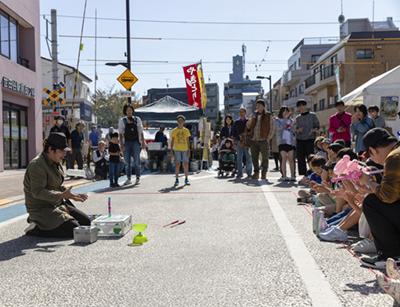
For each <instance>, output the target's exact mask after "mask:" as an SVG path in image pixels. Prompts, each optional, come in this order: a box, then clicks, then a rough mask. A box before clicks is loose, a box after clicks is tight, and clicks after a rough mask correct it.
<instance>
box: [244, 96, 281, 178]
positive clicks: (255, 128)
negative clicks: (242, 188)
mask: <svg viewBox="0 0 400 307" xmlns="http://www.w3.org/2000/svg"><path fill="white" fill-rule="evenodd" d="M256 109H257V112H256V114H252V115H251V117H250V119H249V121H248V122H247V124H246V126H247V129H250V150H251V158H252V162H253V169H254V173H253V176H252V178H253V179H259V177H260V164H259V154H260V153H261V159H262V162H261V167H262V171H261V179H267V171H268V161H269V142H270V141H271V139H272V137H273V135H274V133H275V125H274V121H273V118H272V114H271V112H268V111H267V110H266V109H265V102H264V100H263V99H258V100H257V102H256Z"/></svg>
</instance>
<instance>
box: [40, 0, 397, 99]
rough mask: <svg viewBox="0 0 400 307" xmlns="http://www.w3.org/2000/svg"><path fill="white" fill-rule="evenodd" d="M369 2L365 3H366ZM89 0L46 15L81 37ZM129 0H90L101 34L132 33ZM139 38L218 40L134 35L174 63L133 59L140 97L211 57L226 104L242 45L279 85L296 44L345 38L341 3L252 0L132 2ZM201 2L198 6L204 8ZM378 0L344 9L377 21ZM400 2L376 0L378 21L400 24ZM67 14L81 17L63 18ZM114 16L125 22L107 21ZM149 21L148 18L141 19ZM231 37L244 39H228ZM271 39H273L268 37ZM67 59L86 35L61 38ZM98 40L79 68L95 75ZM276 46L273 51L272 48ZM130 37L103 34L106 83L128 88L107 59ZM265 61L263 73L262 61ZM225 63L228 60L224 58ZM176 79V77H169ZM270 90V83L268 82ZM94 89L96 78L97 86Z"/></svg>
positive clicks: (136, 53)
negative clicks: (227, 86)
mask: <svg viewBox="0 0 400 307" xmlns="http://www.w3.org/2000/svg"><path fill="white" fill-rule="evenodd" d="M361 3H362V5H360V4H361ZM84 4H85V1H84V0H70V1H54V0H41V1H40V13H41V15H43V14H47V15H48V16H46V17H47V18H48V19H49V20H50V16H49V15H50V10H51V9H56V10H57V14H58V15H59V16H58V35H59V36H60V35H71V36H79V35H80V33H81V27H82V16H83V9H84ZM125 5H126V1H125V0H114V1H109V0H96V1H94V0H88V1H87V8H86V17H94V16H95V10H96V9H97V17H98V18H99V19H98V21H97V35H98V36H112V37H121V36H122V37H125V36H126V22H125V18H126V10H125ZM130 6H131V9H130V14H131V16H130V19H131V20H134V21H131V23H130V25H131V37H151V38H164V39H165V38H169V39H171V38H178V39H190V38H196V39H213V41H196V40H131V50H132V60H139V61H168V62H169V63H168V64H166V63H132V69H131V70H132V72H133V73H134V74H135V75H136V77H137V78H138V79H139V81H138V82H137V83H136V84H135V85H134V86H133V87H132V90H134V91H136V92H137V93H138V94H140V95H144V94H146V92H147V89H149V88H159V87H165V86H166V82H168V84H169V86H170V87H184V86H185V82H184V77H183V71H182V66H185V65H189V64H193V63H195V62H197V61H199V60H202V61H203V70H204V75H205V79H206V80H208V78H210V81H211V82H217V83H218V84H219V87H220V104H221V105H222V104H223V84H224V82H228V80H229V73H230V72H231V70H232V56H235V55H237V54H241V46H242V44H243V43H244V44H245V45H246V47H247V53H246V75H248V76H249V77H250V79H255V78H256V76H258V75H266V76H268V75H271V76H272V81H273V83H274V82H276V81H277V80H278V79H279V78H280V77H281V76H282V72H283V71H284V70H286V69H287V60H288V58H289V57H290V56H291V53H292V49H293V48H294V46H296V45H297V43H298V42H299V41H300V40H301V39H302V38H304V37H337V36H338V35H339V23H338V22H337V20H338V16H339V15H340V12H341V1H340V0H323V1H321V0H318V1H317V0H308V1H298V0H281V1H270V0H264V1H262V0H248V1H237V0H234V1H219V0H214V1H211V0H204V1H197V2H193V1H183V0H170V1H161V0H156V1H137V0H131V1H130ZM197 6H198V7H197ZM372 7H373V1H372V0H365V1H360V0H343V14H344V16H345V17H346V19H347V18H369V19H370V20H372V11H373V10H372ZM399 15H400V1H398V0H376V1H375V15H374V18H375V21H383V20H386V17H393V20H394V21H395V24H396V26H397V27H399V26H400V16H399ZM62 16H75V17H79V18H73V17H62ZM100 18H111V19H121V20H102V19H100ZM139 20H142V21H139ZM143 20H147V21H149V20H150V21H175V22H176V21H201V22H233V23H305V22H307V23H326V24H308V25H307V24H291V25H289V24H286V25H282V24H273V25H246V24H187V23H165V22H144V21H143ZM45 30H46V28H45V21H44V20H43V19H41V54H42V56H44V57H47V58H49V57H50V55H49V52H48V50H47V46H46V42H45V39H44V34H45ZM84 35H88V36H94V35H95V21H94V19H89V18H87V19H86V20H85V27H84ZM222 39H225V40H226V39H231V40H236V41H222ZM268 40H271V42H267V41H268ZM58 41H59V61H60V62H62V63H65V64H68V65H71V66H74V67H76V65H77V57H78V48H79V38H65V37H59V39H58ZM94 41H95V40H94V39H89V38H84V39H83V44H84V48H83V51H82V52H81V62H80V65H79V69H80V70H81V71H82V72H83V73H84V74H86V75H87V76H88V77H90V78H91V79H92V80H94V61H93V60H94V59H95V44H94ZM267 48H268V52H266V49H267ZM125 52H126V40H125V39H100V38H99V39H98V41H97V59H98V60H99V61H98V62H97V73H98V77H99V79H98V81H97V87H98V88H105V87H107V86H112V85H115V89H117V90H123V87H122V86H121V85H120V84H119V83H118V81H117V80H116V79H117V77H118V76H119V75H120V74H121V73H122V72H123V71H124V67H122V66H118V67H108V66H105V65H104V64H105V61H101V60H106V61H110V60H120V61H122V62H123V61H126V58H125V57H124V53H125ZM263 58H264V59H265V61H264V62H262V65H261V66H260V67H258V71H256V65H259V64H260V63H261V61H262V59H263ZM218 62H222V63H218ZM166 79H168V80H166ZM262 82H263V87H264V89H267V88H268V86H269V85H268V80H264V81H262ZM90 88H91V90H93V89H94V82H92V83H91V84H90Z"/></svg>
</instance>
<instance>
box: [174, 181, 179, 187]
mask: <svg viewBox="0 0 400 307" xmlns="http://www.w3.org/2000/svg"><path fill="white" fill-rule="evenodd" d="M178 185H179V179H176V180H175V183H174V186H176V187H177V186H178Z"/></svg>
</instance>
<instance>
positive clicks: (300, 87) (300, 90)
mask: <svg viewBox="0 0 400 307" xmlns="http://www.w3.org/2000/svg"><path fill="white" fill-rule="evenodd" d="M299 94H304V84H300V85H299Z"/></svg>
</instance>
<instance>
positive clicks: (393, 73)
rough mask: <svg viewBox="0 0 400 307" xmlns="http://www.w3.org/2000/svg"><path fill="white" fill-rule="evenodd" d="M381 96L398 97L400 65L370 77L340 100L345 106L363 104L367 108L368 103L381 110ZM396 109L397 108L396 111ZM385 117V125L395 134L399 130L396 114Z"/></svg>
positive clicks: (399, 125)
mask: <svg viewBox="0 0 400 307" xmlns="http://www.w3.org/2000/svg"><path fill="white" fill-rule="evenodd" d="M382 97H400V65H399V66H397V67H395V68H393V69H392V70H389V71H387V72H385V73H383V74H381V75H379V76H377V77H375V78H372V79H371V80H369V81H368V82H366V83H364V84H363V85H361V86H360V87H358V88H356V89H355V90H354V91H352V92H350V93H349V94H347V95H346V96H344V97H343V98H342V101H343V102H344V104H345V105H346V107H348V106H351V105H357V104H364V105H365V106H366V107H367V108H368V107H369V106H370V105H376V106H378V108H379V109H380V110H381V109H382V107H381V100H382ZM398 111H399V110H398V109H397V112H398ZM397 112H396V113H397ZM385 119H386V123H387V125H388V126H390V127H392V129H393V132H394V133H395V134H396V132H397V131H399V130H400V123H399V118H398V116H397V115H396V117H389V118H387V117H386V118H385Z"/></svg>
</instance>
